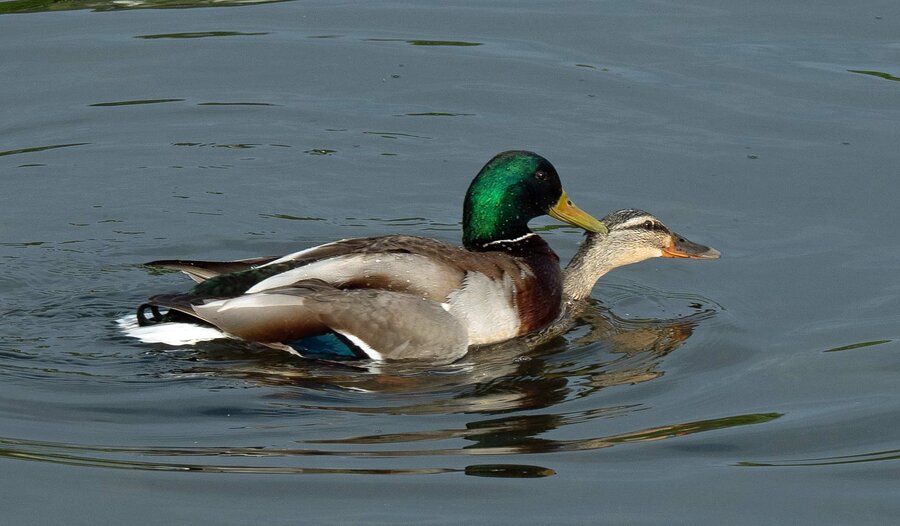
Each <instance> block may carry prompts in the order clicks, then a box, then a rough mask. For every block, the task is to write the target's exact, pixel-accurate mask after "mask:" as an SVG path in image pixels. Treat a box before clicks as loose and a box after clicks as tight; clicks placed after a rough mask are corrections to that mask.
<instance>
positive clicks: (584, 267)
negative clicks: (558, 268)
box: [563, 232, 616, 301]
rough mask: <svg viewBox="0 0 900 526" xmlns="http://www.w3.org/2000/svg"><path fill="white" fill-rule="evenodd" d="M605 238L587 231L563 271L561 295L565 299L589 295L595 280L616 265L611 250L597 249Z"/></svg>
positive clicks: (576, 298) (581, 298)
mask: <svg viewBox="0 0 900 526" xmlns="http://www.w3.org/2000/svg"><path fill="white" fill-rule="evenodd" d="M606 240H607V236H606V235H603V234H595V233H591V232H589V233H588V234H587V237H586V238H585V240H584V242H583V243H581V247H579V249H578V252H576V253H575V256H574V257H572V261H570V262H569V264H568V265H566V269H565V270H564V271H563V297H564V298H565V300H566V301H568V300H575V301H579V300H583V299H585V298H587V297H588V296H590V295H591V290H593V288H594V284H595V283H597V280H598V279H600V277H601V276H603V275H604V274H606V273H607V272H609V271H610V270H612V269H614V268H615V267H616V264H615V262H614V261H613V254H612V253H611V251H609V250H598V249H597V246H598V245H600V244H603V243H605V242H606Z"/></svg>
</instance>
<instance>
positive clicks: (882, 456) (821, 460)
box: [737, 449, 900, 468]
mask: <svg viewBox="0 0 900 526" xmlns="http://www.w3.org/2000/svg"><path fill="white" fill-rule="evenodd" d="M884 460H900V449H890V450H887V451H873V452H871V453H860V454H857V455H841V456H834V457H818V458H802V459H796V460H773V461H745V462H738V463H737V465H738V466H742V467H751V468H755V467H798V466H836V465H841V464H859V463H864V462H881V461H884Z"/></svg>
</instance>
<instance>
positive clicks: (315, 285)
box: [138, 151, 607, 361]
mask: <svg viewBox="0 0 900 526" xmlns="http://www.w3.org/2000/svg"><path fill="white" fill-rule="evenodd" d="M544 214H549V215H550V216H552V217H554V218H556V219H559V220H561V221H564V222H567V223H570V224H572V225H576V226H579V227H581V228H583V229H585V230H587V231H589V232H594V233H601V234H602V233H606V232H607V230H606V227H605V226H604V225H603V223H602V222H600V221H598V220H597V219H595V218H594V217H592V216H590V215H589V214H587V213H585V212H583V211H581V210H580V209H578V208H577V207H576V206H575V205H574V204H573V203H572V201H571V200H570V199H569V198H568V197H567V195H566V193H565V192H564V191H563V189H562V185H561V183H560V181H559V176H558V174H557V172H556V169H555V168H554V167H553V165H552V164H550V162H549V161H547V160H546V159H544V158H543V157H541V156H539V155H537V154H535V153H532V152H526V151H509V152H503V153H500V154H498V155H496V156H495V157H494V158H493V159H491V160H490V161H488V163H487V164H486V165H485V166H484V167H483V168H482V169H481V171H480V172H479V173H478V175H477V176H476V177H475V179H474V180H473V181H472V183H471V185H470V186H469V189H468V191H467V192H466V197H465V201H464V206H463V247H459V246H455V245H451V244H449V243H445V242H442V241H437V240H434V239H429V238H424V237H415V236H406V235H394V236H384V237H370V238H356V239H344V240H340V241H335V242H333V243H327V244H324V245H320V246H316V247H312V248H308V249H305V250H301V251H299V252H295V253H293V254H289V255H287V256H284V257H281V258H277V259H276V258H256V259H251V260H243V261H236V262H228V263H214V262H203V261H172V260H167V261H154V262H151V263H148V265H151V266H156V267H166V268H171V269H178V270H181V271H183V272H185V273H187V274H188V275H189V276H191V277H192V278H194V279H195V280H196V281H198V282H199V283H198V285H196V286H195V287H194V288H193V289H192V290H191V291H190V292H189V293H187V294H171V295H159V296H154V297H152V298H150V300H149V301H148V303H146V304H144V305H142V306H141V307H139V308H138V320H139V322H140V324H141V325H148V324H152V323H154V322H160V321H169V320H172V321H197V320H202V321H204V322H206V323H209V324H211V325H213V326H215V327H217V328H219V329H221V330H222V331H224V332H226V333H228V334H230V335H233V336H236V337H239V338H242V339H244V340H248V341H253V342H259V343H263V344H265V345H269V346H273V347H278V348H282V349H285V350H288V351H292V352H296V351H295V347H294V344H295V342H298V341H301V340H304V339H305V338H308V337H311V336H316V335H323V334H331V335H335V336H337V337H338V338H339V339H340V340H341V341H342V342H343V343H345V344H346V345H347V346H348V347H349V348H350V349H351V350H352V351H353V352H354V353H355V354H357V355H358V356H359V357H364V358H371V359H412V358H417V359H427V360H434V361H453V360H456V359H458V358H459V357H461V356H462V355H463V354H465V353H466V350H467V349H468V347H469V346H471V345H482V344H489V343H494V342H499V341H503V340H507V339H510V338H514V337H517V336H520V335H523V334H526V333H529V332H532V331H534V330H536V329H538V328H541V327H544V326H546V325H548V324H549V323H551V322H552V321H553V320H554V319H556V317H557V316H559V314H560V311H561V305H562V301H561V299H562V273H561V270H560V266H559V258H558V257H557V255H556V254H555V253H554V252H553V250H551V248H550V246H549V245H548V244H547V243H546V242H545V241H544V240H543V239H541V238H540V237H539V236H538V235H537V234H535V233H534V232H532V231H531V230H530V229H529V228H528V222H529V221H530V220H531V219H533V218H535V217H538V216H540V215H544ZM159 307H166V308H168V309H170V311H169V313H168V314H167V315H165V316H163V315H161V314H160V312H159ZM148 310H149V311H150V312H151V317H150V318H148V317H147V314H146V312H147V311H148Z"/></svg>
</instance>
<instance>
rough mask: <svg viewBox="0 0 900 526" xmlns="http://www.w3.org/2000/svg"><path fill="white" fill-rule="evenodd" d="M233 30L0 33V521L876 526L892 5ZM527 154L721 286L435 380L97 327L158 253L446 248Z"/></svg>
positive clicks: (307, 17) (643, 275)
mask: <svg viewBox="0 0 900 526" xmlns="http://www.w3.org/2000/svg"><path fill="white" fill-rule="evenodd" d="M165 4H169V5H172V4H176V3H175V2H159V3H158V4H157V5H165ZM185 4H188V2H182V3H181V4H180V5H185ZM227 4H228V2H218V3H216V2H203V3H202V4H201V3H199V2H198V3H197V4H195V5H198V6H201V5H213V6H214V7H197V8H194V9H174V10H166V9H125V8H126V7H129V6H139V4H138V2H128V3H126V2H83V3H77V2H61V3H53V4H51V3H49V2H40V1H16V2H9V1H6V2H0V12H8V11H17V10H26V11H31V12H30V13H27V14H3V15H0V49H2V50H3V52H2V56H3V59H2V61H0V97H2V101H3V102H2V106H0V107H2V120H0V260H2V273H0V314H2V322H0V473H2V475H0V518H2V522H3V523H4V524H54V523H65V524H98V523H121V524H141V525H143V524H163V523H165V524H172V523H185V524H199V523H210V524H213V523H215V524H246V523H249V522H250V521H254V522H256V521H265V522H266V523H270V524H298V523H303V522H313V523H333V524H338V523H346V522H369V523H398V522H399V523H409V522H417V523H420V522H421V523H435V524H440V523H458V522H461V521H464V520H469V521H474V522H482V521H486V520H490V521H491V522H494V523H499V524H520V523H522V522H523V521H526V520H539V521H540V522H550V521H553V522H555V523H580V522H591V523H613V524H621V523H625V522H628V523H642V524H672V523H691V524H723V523H728V524H739V523H744V524H758V523H766V522H788V521H792V522H794V523H808V524H824V523H835V524H841V523H854V524H883V523H889V522H893V521H895V520H896V516H897V513H898V512H900V504H898V502H900V500H898V496H900V484H898V482H897V481H898V478H900V462H898V460H897V459H898V458H900V389H898V386H900V380H898V378H900V329H898V327H900V323H898V322H900V284H898V280H897V275H898V274H897V265H898V263H897V262H898V261H900V246H898V243H897V240H898V236H897V232H896V230H897V225H898V223H900V207H898V206H897V200H898V195H900V183H898V178H897V175H898V166H900V154H898V144H900V82H898V80H900V79H898V77H900V7H898V4H897V2H896V1H895V0H884V1H879V0H863V1H862V2H853V3H848V2H837V1H832V0H826V1H822V2H816V6H815V7H812V6H810V5H807V3H803V2H798V1H796V0H791V1H788V2H775V1H771V0H769V1H765V2H756V3H752V5H748V3H747V2H737V1H725V2H722V1H716V2H714V1H709V0H694V1H687V2H667V1H660V2H643V1H636V2H633V1H628V2H624V1H610V2H581V3H576V2H560V3H557V4H554V3H549V2H521V1H517V2H501V1H494V2H490V3H489V4H488V3H485V2H455V3H447V2H408V3H404V2H393V3H375V2H340V3H336V2H283V3H268V4H259V5H244V6H228V5H227ZM84 7H87V9H80V10H79V8H84ZM60 8H63V9H62V10H59V9H60ZM66 9H69V10H66ZM510 148H527V149H533V150H535V151H538V152H539V153H541V154H543V155H545V156H546V157H548V158H549V159H551V160H552V161H553V162H554V164H555V165H556V167H557V168H558V170H559V171H560V174H561V177H562V179H563V182H564V184H565V186H566V188H567V189H568V192H569V194H570V195H571V196H572V197H573V198H574V199H575V201H576V202H578V203H579V204H580V205H581V206H582V207H583V208H585V209H587V210H590V211H592V212H593V213H595V214H596V215H598V216H600V215H603V214H604V213H606V212H608V211H611V210H614V209H617V208H623V207H627V206H637V207H640V208H644V209H646V210H649V211H651V212H653V213H655V214H656V215H658V216H659V217H660V218H661V219H662V220H663V221H664V222H666V223H667V224H668V225H669V226H671V227H672V228H673V229H675V230H677V231H679V232H680V233H682V234H684V235H686V236H687V237H689V238H691V239H693V240H695V241H698V242H701V243H705V244H709V245H711V246H713V247H715V248H718V249H719V250H721V251H722V252H723V255H724V256H723V258H722V259H721V260H719V261H713V262H695V261H672V260H653V261H648V262H645V263H642V264H640V265H636V266H633V267H629V268H626V269H620V270H618V271H615V272H614V273H612V274H610V275H608V276H607V277H606V278H604V279H603V280H602V281H601V282H600V283H599V284H598V286H597V287H596V288H595V290H594V295H593V297H594V302H593V304H592V307H591V309H589V310H588V311H587V312H586V313H585V315H584V317H583V318H582V319H580V320H579V324H578V326H577V327H575V328H573V329H572V330H571V331H570V332H569V333H567V334H566V335H565V336H564V337H562V338H559V339H557V340H554V341H553V342H550V343H548V344H546V345H543V346H540V347H538V348H536V349H528V348H525V347H524V346H522V345H518V344H515V343H512V344H508V345H502V346H499V347H497V348H494V349H489V350H486V351H482V352H478V353H472V354H470V355H469V356H468V357H467V358H466V359H465V360H464V361H463V362H461V363H458V364H454V365H452V366H445V367H442V368H439V369H429V368H413V367H409V366H407V367H404V368H398V367H385V368H383V369H381V370H359V369H355V368H350V367H341V366H336V365H328V364H322V363H315V362H310V361H303V360H300V359H296V358H292V357H290V356H287V355H285V354H282V353H279V352H276V351H270V350H265V349H260V348H257V347H252V346H247V345H242V344H239V343H236V342H230V343H229V342H221V341H218V342H208V343H204V344H198V345H196V346H181V347H170V346H165V345H161V344H145V343H141V342H138V341H136V340H133V339H131V338H128V337H126V336H125V335H123V334H122V333H121V332H120V331H119V329H118V327H117V325H116V320H117V319H119V318H121V317H123V316H125V315H128V314H130V313H131V312H132V309H133V308H134V306H135V305H137V304H138V303H139V302H141V301H142V300H143V299H144V298H145V297H146V296H148V295H149V294H152V293H155V292H162V291H174V290H180V289H184V288H186V287H187V286H189V283H188V280H187V278H185V277H183V276H181V275H178V274H173V273H166V274H159V275H153V274H151V273H150V272H149V271H148V270H147V269H145V268H143V267H141V266H139V264H140V263H141V262H144V261H148V260H152V259H160V258H173V257H179V258H195V259H200V258H207V259H230V258H243V257H251V256H257V255H271V254H283V253H287V252H290V251H293V250H297V249H299V248H302V247H306V246H310V245H313V244H318V243H322V242H325V241H329V240H332V239H336V238H339V237H351V236H365V235H377V234H387V233H395V232H404V233H412V234H420V235H428V236H433V237H438V238H441V239H446V240H453V241H458V240H459V238H460V226H459V219H460V215H461V203H462V194H463V192H464V191H465V188H466V186H467V185H468V182H469V180H470V179H471V178H472V177H473V176H474V174H475V173H476V171H477V170H478V169H479V168H480V167H481V165H482V164H483V163H484V162H485V161H486V160H487V159H488V158H489V157H491V156H492V155H493V154H494V153H496V152H498V151H501V150H505V149H510ZM534 224H535V225H536V226H538V227H541V226H549V225H552V224H553V221H552V220H550V219H547V218H545V219H541V220H538V221H535V223H534ZM544 235H545V236H546V238H547V239H548V240H549V241H550V243H551V244H552V245H553V246H554V247H555V248H556V249H557V250H558V252H559V253H560V255H561V256H562V258H563V260H567V259H568V258H569V257H570V256H571V255H572V254H573V253H574V251H575V250H576V248H577V245H578V243H579V241H580V236H579V234H578V233H577V232H576V231H574V230H572V229H569V228H550V229H547V230H546V231H545V232H544Z"/></svg>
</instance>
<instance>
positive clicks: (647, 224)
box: [644, 219, 656, 230]
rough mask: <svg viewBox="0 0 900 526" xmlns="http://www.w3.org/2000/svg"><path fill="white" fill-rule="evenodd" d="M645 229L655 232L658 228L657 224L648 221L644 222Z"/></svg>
mask: <svg viewBox="0 0 900 526" xmlns="http://www.w3.org/2000/svg"><path fill="white" fill-rule="evenodd" d="M644 228H646V229H647V230H654V229H655V228H656V224H655V223H653V221H650V220H649V219H648V220H647V221H644Z"/></svg>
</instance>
